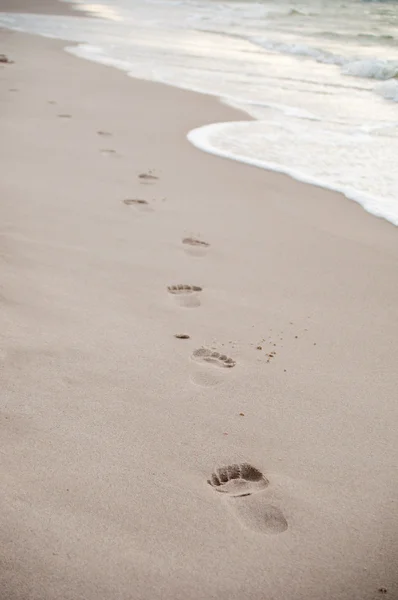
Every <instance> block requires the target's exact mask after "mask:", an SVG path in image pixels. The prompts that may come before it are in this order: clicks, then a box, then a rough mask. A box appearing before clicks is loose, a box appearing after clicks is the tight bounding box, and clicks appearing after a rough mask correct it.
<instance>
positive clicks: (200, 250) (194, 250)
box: [182, 237, 210, 256]
mask: <svg viewBox="0 0 398 600" xmlns="http://www.w3.org/2000/svg"><path fill="white" fill-rule="evenodd" d="M182 243H183V245H184V250H185V252H186V253H187V254H190V255H191V256H204V255H205V254H206V252H207V250H208V248H209V246H210V244H209V243H208V242H204V241H203V240H198V239H197V238H193V237H187V238H184V239H183V240H182Z"/></svg>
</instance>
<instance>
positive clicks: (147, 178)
mask: <svg viewBox="0 0 398 600" xmlns="http://www.w3.org/2000/svg"><path fill="white" fill-rule="evenodd" d="M138 179H139V180H140V183H144V184H146V185H151V184H153V183H155V181H156V180H157V179H159V177H157V176H156V175H154V174H153V172H152V171H148V173H140V174H139V175H138Z"/></svg>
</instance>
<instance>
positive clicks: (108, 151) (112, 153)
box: [100, 148, 117, 156]
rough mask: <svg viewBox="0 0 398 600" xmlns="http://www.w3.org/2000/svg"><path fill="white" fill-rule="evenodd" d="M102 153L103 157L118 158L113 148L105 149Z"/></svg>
mask: <svg viewBox="0 0 398 600" xmlns="http://www.w3.org/2000/svg"><path fill="white" fill-rule="evenodd" d="M100 152H101V154H102V156H117V152H116V150H113V149H112V148H103V149H102V150H100Z"/></svg>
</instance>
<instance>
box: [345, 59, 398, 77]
mask: <svg viewBox="0 0 398 600" xmlns="http://www.w3.org/2000/svg"><path fill="white" fill-rule="evenodd" d="M342 73H343V74H344V75H350V76H351V77H365V78H368V79H381V80H385V79H393V78H394V77H397V76H398V62H397V61H389V60H378V59H373V58H369V59H365V60H354V61H352V62H348V63H346V64H345V65H344V66H343V68H342Z"/></svg>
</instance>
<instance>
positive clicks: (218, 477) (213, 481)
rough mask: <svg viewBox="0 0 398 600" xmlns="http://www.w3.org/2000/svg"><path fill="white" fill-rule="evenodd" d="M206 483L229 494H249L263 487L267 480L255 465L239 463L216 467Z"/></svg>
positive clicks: (266, 484) (267, 482)
mask: <svg viewBox="0 0 398 600" xmlns="http://www.w3.org/2000/svg"><path fill="white" fill-rule="evenodd" d="M207 483H208V484H209V485H211V486H212V487H213V488H214V489H215V490H216V491H217V492H221V493H223V494H228V495H229V496H249V495H250V494H253V493H255V492H260V491H261V490H263V489H265V488H266V487H267V486H268V484H269V481H268V479H267V478H266V477H264V475H263V474H262V473H261V471H259V470H258V469H256V467H253V466H252V465H250V464H249V463H241V464H233V465H228V466H225V467H219V468H217V469H216V470H215V471H214V473H212V475H211V478H210V479H208V481H207Z"/></svg>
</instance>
